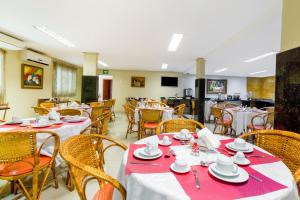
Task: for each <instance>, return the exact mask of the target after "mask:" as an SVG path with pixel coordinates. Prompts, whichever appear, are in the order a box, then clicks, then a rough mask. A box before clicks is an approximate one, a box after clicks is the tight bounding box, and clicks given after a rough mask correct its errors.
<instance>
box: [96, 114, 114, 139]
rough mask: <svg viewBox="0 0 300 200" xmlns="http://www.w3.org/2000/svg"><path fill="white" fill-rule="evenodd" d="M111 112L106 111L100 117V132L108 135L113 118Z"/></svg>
mask: <svg viewBox="0 0 300 200" xmlns="http://www.w3.org/2000/svg"><path fill="white" fill-rule="evenodd" d="M111 115H112V114H111V112H104V113H103V114H102V115H101V116H100V117H99V119H100V121H101V129H100V134H101V135H107V134H108V132H109V126H108V125H109V122H110V119H111Z"/></svg>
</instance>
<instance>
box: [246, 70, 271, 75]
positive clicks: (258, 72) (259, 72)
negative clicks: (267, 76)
mask: <svg viewBox="0 0 300 200" xmlns="http://www.w3.org/2000/svg"><path fill="white" fill-rule="evenodd" d="M264 72H267V70H262V71H257V72H252V73H250V74H251V75H254V74H261V73H264Z"/></svg>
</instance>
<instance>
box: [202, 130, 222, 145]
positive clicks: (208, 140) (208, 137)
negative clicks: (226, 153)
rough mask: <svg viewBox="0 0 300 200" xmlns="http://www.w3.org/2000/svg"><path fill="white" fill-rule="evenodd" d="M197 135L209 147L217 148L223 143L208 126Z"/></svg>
mask: <svg viewBox="0 0 300 200" xmlns="http://www.w3.org/2000/svg"><path fill="white" fill-rule="evenodd" d="M197 135H198V138H199V140H201V141H202V142H203V143H204V145H205V146H206V147H207V148H208V149H217V148H219V147H220V145H221V142H220V141H219V140H218V139H217V137H216V136H215V135H214V134H213V133H212V132H211V131H210V130H209V129H208V128H203V129H201V130H200V131H198V133H197Z"/></svg>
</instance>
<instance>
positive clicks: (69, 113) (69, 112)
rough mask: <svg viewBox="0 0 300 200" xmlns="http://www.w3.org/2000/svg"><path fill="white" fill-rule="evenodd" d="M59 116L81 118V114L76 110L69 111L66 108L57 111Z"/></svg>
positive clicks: (69, 109)
mask: <svg viewBox="0 0 300 200" xmlns="http://www.w3.org/2000/svg"><path fill="white" fill-rule="evenodd" d="M57 112H58V113H59V114H60V115H61V116H67V115H69V116H75V115H79V116H81V114H82V112H81V111H80V110H78V109H71V108H67V109H61V110H58V111H57Z"/></svg>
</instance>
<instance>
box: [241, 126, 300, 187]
mask: <svg viewBox="0 0 300 200" xmlns="http://www.w3.org/2000/svg"><path fill="white" fill-rule="evenodd" d="M240 138H243V139H245V140H247V141H248V142H251V143H253V144H255V145H257V146H259V147H261V148H262V149H264V150H266V151H268V152H270V153H272V154H274V155H275V156H277V157H279V158H280V159H282V161H283V162H284V164H286V165H287V166H288V168H289V169H290V170H291V172H292V174H293V175H294V179H295V180H296V183H297V185H298V188H299V183H300V154H299V147H300V135H299V134H297V133H293V132H288V131H281V130H258V131H253V132H250V133H246V134H243V135H241V136H240Z"/></svg>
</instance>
